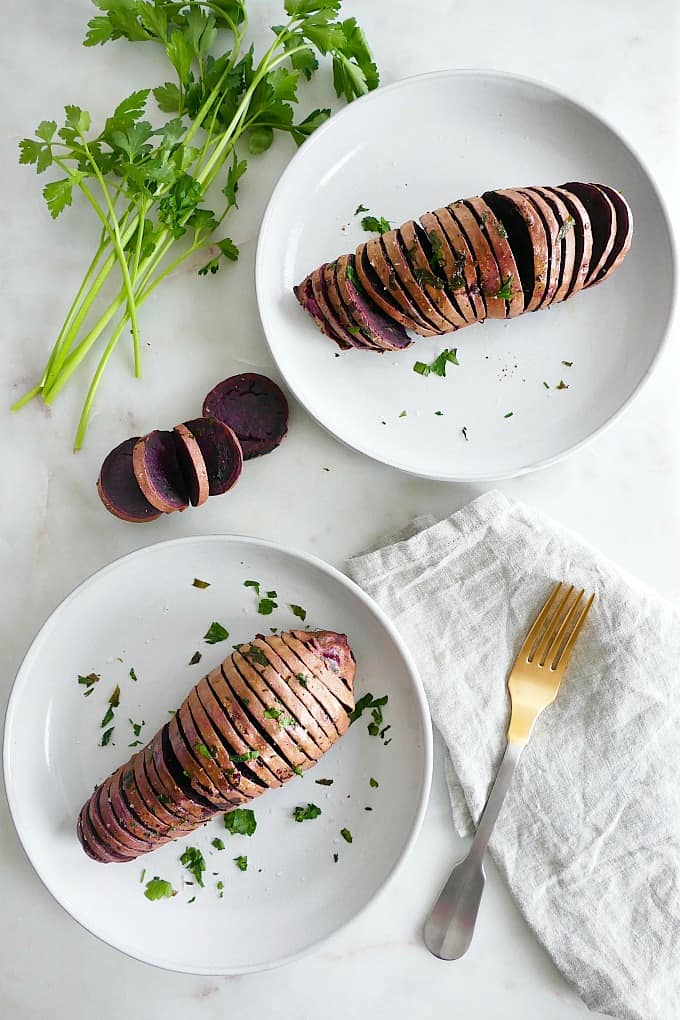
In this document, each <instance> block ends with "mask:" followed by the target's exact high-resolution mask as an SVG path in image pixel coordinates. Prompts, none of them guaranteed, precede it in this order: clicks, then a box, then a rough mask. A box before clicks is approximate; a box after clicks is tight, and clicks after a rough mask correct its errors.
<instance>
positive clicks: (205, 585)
mask: <svg viewBox="0 0 680 1020" xmlns="http://www.w3.org/2000/svg"><path fill="white" fill-rule="evenodd" d="M191 584H192V587H193V588H209V587H210V581H202V580H201V579H200V577H195V578H194V579H193V581H192V582H191Z"/></svg>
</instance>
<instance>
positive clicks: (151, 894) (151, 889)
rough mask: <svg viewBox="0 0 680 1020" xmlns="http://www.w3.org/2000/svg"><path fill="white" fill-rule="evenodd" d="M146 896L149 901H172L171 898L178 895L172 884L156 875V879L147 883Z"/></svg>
mask: <svg viewBox="0 0 680 1020" xmlns="http://www.w3.org/2000/svg"><path fill="white" fill-rule="evenodd" d="M144 895H145V896H146V898H147V900H162V899H170V897H172V896H175V895H176V892H175V890H174V889H173V888H172V885H171V884H170V882H167V881H166V880H165V879H164V878H159V877H158V875H156V877H155V878H152V879H149V881H148V882H147V883H146V888H145V890H144Z"/></svg>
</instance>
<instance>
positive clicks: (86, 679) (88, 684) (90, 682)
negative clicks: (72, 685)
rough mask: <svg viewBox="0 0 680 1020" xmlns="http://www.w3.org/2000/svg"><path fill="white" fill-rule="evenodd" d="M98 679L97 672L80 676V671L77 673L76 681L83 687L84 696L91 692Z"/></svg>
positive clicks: (99, 678)
mask: <svg viewBox="0 0 680 1020" xmlns="http://www.w3.org/2000/svg"><path fill="white" fill-rule="evenodd" d="M100 680H101V676H100V674H99V673H88V675H87V676H81V675H80V673H79V674H78V683H79V684H81V685H82V686H83V687H85V690H84V691H83V694H84V695H85V696H87V695H88V694H92V688H93V687H94V685H95V684H96V683H99V681H100Z"/></svg>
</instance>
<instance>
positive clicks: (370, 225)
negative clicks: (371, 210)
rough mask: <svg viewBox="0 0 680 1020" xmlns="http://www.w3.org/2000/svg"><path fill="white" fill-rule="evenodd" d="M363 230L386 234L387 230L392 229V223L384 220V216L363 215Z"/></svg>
mask: <svg viewBox="0 0 680 1020" xmlns="http://www.w3.org/2000/svg"><path fill="white" fill-rule="evenodd" d="M361 226H362V229H363V230H367V231H368V232H369V233H377V234H386V233H387V231H388V230H391V229H392V224H391V223H390V221H389V220H386V219H385V217H384V216H381V217H380V218H378V217H377V216H364V218H363V219H362V221H361Z"/></svg>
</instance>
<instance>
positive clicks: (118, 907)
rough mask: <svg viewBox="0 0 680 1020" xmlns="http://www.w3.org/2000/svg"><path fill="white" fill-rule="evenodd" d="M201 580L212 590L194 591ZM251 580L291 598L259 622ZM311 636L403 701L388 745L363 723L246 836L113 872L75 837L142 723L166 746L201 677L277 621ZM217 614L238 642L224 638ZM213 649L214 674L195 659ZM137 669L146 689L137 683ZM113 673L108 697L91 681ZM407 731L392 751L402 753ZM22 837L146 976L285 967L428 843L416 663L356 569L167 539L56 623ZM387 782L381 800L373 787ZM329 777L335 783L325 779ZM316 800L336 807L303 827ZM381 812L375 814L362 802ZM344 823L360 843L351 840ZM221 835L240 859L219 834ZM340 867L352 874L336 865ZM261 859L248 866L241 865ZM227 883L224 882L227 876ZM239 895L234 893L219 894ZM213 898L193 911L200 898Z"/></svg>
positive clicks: (34, 728)
mask: <svg viewBox="0 0 680 1020" xmlns="http://www.w3.org/2000/svg"><path fill="white" fill-rule="evenodd" d="M195 577H198V578H201V579H203V580H206V581H209V582H210V587H209V588H206V589H199V588H196V587H193V585H192V582H193V579H194V578H195ZM244 580H257V581H261V582H262V585H263V591H266V590H271V589H273V590H275V591H276V592H278V600H277V601H278V603H279V606H280V608H279V609H278V610H276V611H274V613H273V614H272V615H271V616H266V617H265V616H261V615H259V614H258V613H257V598H256V596H255V594H254V592H253V590H252V589H250V588H245V587H244V585H243V582H244ZM289 603H294V604H297V605H300V606H303V607H304V608H305V609H306V610H307V614H308V615H307V620H306V624H309V625H310V626H311V627H312V628H316V627H327V628H332V629H335V630H338V631H342V632H345V633H347V635H348V637H349V640H350V643H351V645H352V648H353V649H354V652H355V655H356V658H357V662H358V670H357V680H356V690H357V696H359V695H361V694H363V693H365V692H366V691H369V690H370V691H371V692H372V693H373V694H374V696H376V697H377V696H380V695H383V694H388V695H389V701H388V703H387V705H386V706H385V708H384V710H383V711H384V715H385V723H389V724H391V727H392V729H391V730H390V731H389V732H388V733H386V734H385V736H384V740H381V739H380V738H378V737H371V736H370V735H369V734H368V732H367V723H368V722H370V717H369V718H368V719H366V717H362V719H360V720H358V721H357V722H356V723H355V724H354V725H353V726H352V727H351V728H350V730H349V731H348V733H347V734H346V735H345V737H344V738H343V739H342V740H341V741H340V742H339V743H338V744H337V745H335V746H334V747H333V748H331V750H330V751H329V752H328V753H327V754H326V755H325V756H324V758H323V759H322V761H321V762H320V763H319V764H318V765H317V766H316V767H315V768H314V769H313V770H310V772H308V773H307V774H306V775H305V777H304V778H300V779H297V778H296V779H294V780H291V781H290V782H289V783H288V784H287V785H286V786H285V787H283V788H282V789H280V790H276V791H272V792H269V793H267V794H265V795H264V796H263V797H261V798H260V799H258V800H257V801H255V802H254V803H253V804H252V807H253V809H254V811H255V815H256V818H257V831H256V832H255V834H254V835H253V836H252V837H246V836H230V835H229V833H228V832H227V831H226V829H225V827H224V824H223V821H222V816H221V815H219V816H218V817H217V818H216V819H215V820H213V821H212V822H210V823H208V825H207V826H206V827H205V828H203V829H199V830H197V831H196V832H195V833H193V834H192V835H191V836H190V837H189V838H187V839H181V840H178V841H177V842H176V843H173V844H170V845H168V846H164V847H162V848H160V849H159V850H156V851H154V852H153V853H152V854H147V855H144V856H143V857H141V858H139V859H138V860H136V861H132V862H130V863H126V864H106V865H105V864H97V863H95V862H93V861H91V860H90V859H89V858H88V857H86V856H85V854H84V853H83V851H82V850H81V848H80V846H79V844H78V840H77V838H76V833H75V824H76V817H77V814H78V811H79V809H80V806H81V804H82V803H83V801H84V800H85V799H86V798H87V796H88V795H89V794H90V793H91V791H92V788H93V786H94V784H95V783H99V782H100V781H101V780H102V779H104V778H105V777H106V776H107V775H109V774H110V772H112V771H113V770H114V769H115V768H116V767H117V766H118V765H119V764H120V763H121V762H123V761H125V760H126V759H127V757H128V756H129V755H130V754H131V753H132V752H131V751H130V750H129V749H128V744H129V743H130V742H131V741H133V740H134V735H133V732H132V728H131V725H130V722H129V720H130V719H132V720H133V721H135V722H139V721H141V720H145V725H144V728H143V730H142V734H141V736H142V738H143V739H144V740H148V739H150V737H151V736H153V734H154V732H155V731H156V729H158V728H159V727H160V726H161V725H162V724H163V723H164V722H165V721H166V720H167V718H168V711H169V710H170V709H173V708H175V707H176V706H177V705H178V704H179V703H180V701H181V700H182V698H183V697H184V696H185V695H186V693H187V692H188V691H189V689H190V688H191V686H192V684H194V683H197V682H198V680H199V679H200V677H201V676H202V675H203V674H204V673H205V672H207V671H208V670H209V669H211V668H213V667H214V666H215V665H216V664H217V663H218V662H220V661H221V660H222V659H223V658H224V657H225V656H226V655H227V654H229V652H230V651H231V645H232V643H237V642H241V641H246V640H248V639H249V638H251V637H252V636H253V635H254V634H255V633H256V632H258V631H266V630H267V629H268V628H269V627H270V626H276V627H279V628H290V627H294V626H295V625H298V626H301V624H300V621H299V619H296V618H295V616H293V614H292V612H291V611H290V609H289V608H288V604H289ZM212 621H218V622H220V623H222V624H223V625H224V626H225V627H227V628H228V630H229V632H230V634H229V640H228V641H225V642H224V643H221V644H216V645H209V644H207V643H206V642H205V641H204V640H203V635H204V634H205V633H206V630H207V628H208V627H209V626H210V624H211V623H212ZM196 650H200V651H201V653H202V659H201V662H200V664H199V665H194V666H189V665H188V662H189V660H190V658H191V657H192V655H193V653H194V652H195V651H196ZM130 669H133V670H134V671H135V674H136V676H137V678H138V679H137V681H136V682H134V681H133V680H132V679H131V678H130ZM93 671H94V672H96V673H99V674H101V680H100V681H99V682H98V683H97V684H96V686H95V687H94V692H93V694H92V695H91V696H89V697H85V696H84V691H85V689H86V688H85V687H84V686H80V685H79V684H78V682H77V677H78V674H81V675H87V674H89V673H91V672H93ZM116 684H119V685H120V691H121V694H120V707H119V708H118V709H117V710H116V713H115V721H114V724H115V729H114V734H113V737H112V743H111V744H109V745H108V746H106V747H101V746H99V741H100V738H101V733H102V730H101V728H100V722H101V720H102V717H103V716H104V713H105V711H106V707H107V699H108V698H109V696H110V694H111V692H112V691H113V689H114V687H115V685H116ZM390 736H391V737H392V742H391V743H390V744H386V743H385V742H384V741H387V740H388V739H389V738H390ZM4 767H5V781H6V786H7V795H8V798H9V804H10V809H11V812H12V817H13V819H14V824H15V825H16V828H17V832H18V834H19V838H20V839H21V842H22V844H23V846H24V849H25V851H26V853H27V854H28V856H29V858H30V859H31V861H32V863H33V865H34V867H35V869H36V871H37V872H38V874H39V876H40V878H41V879H42V880H43V882H44V883H45V885H46V886H47V888H48V889H49V890H50V892H51V893H52V895H53V896H54V897H55V898H56V899H57V900H58V901H59V903H60V904H61V905H62V906H63V907H64V908H65V909H66V910H67V911H68V912H69V913H70V914H71V915H72V917H74V918H75V920H77V921H79V922H80V924H82V925H83V926H84V927H85V928H87V929H88V930H89V931H91V932H92V933H93V934H94V935H97V936H98V937H99V938H101V939H103V940H104V941H105V942H108V943H109V944H110V945H112V946H115V947H116V948H117V949H120V950H122V951H123V952H125V953H128V954H129V955H130V956H134V957H136V958H137V959H139V960H143V961H145V962H147V963H152V964H156V965H157V966H160V967H166V968H169V969H172V970H178V971H186V972H189V973H197V974H198V973H201V974H236V973H242V972H245V971H254V970H259V969H262V968H266V967H272V966H275V965H278V964H281V963H284V962H286V961H288V960H291V959H292V958H294V957H296V956H298V955H299V954H301V953H304V952H306V951H308V950H309V949H311V948H312V947H313V946H316V945H318V943H319V942H321V941H323V940H324V939H326V938H328V936H330V935H331V934H333V933H334V932H336V931H337V930H338V929H339V928H341V927H342V926H343V925H345V924H346V923H347V922H348V921H350V920H351V919H352V918H353V917H355V916H356V915H357V914H358V913H359V911H360V910H362V908H363V907H365V906H366V905H367V904H368V903H369V901H370V900H371V899H372V898H373V897H374V896H375V895H376V893H377V892H378V891H379V890H380V889H381V888H382V886H383V885H384V883H385V882H386V881H387V879H388V878H389V877H390V876H391V875H392V874H393V872H394V870H395V869H396V867H397V866H398V864H399V863H400V861H401V860H402V858H403V857H404V855H405V854H406V852H407V851H408V849H409V847H410V846H411V844H412V842H413V840H414V839H415V837H416V834H417V832H418V829H419V827H420V823H421V820H422V817H423V813H424V811H425V806H426V802H427V796H428V792H429V786H430V774H431V768H432V735H431V728H430V721H429V715H428V712H427V706H426V702H425V697H424V694H423V690H422V687H421V684H420V680H419V679H418V676H417V673H416V671H415V667H414V665H413V662H412V661H411V659H410V656H409V654H408V652H407V651H406V648H405V647H404V645H403V643H402V641H401V639H400V638H399V637H398V635H397V633H396V632H395V630H394V628H393V627H392V625H391V624H390V623H389V622H388V620H387V619H386V617H385V616H384V615H383V613H382V612H381V610H380V609H379V608H378V607H377V606H376V605H375V604H374V603H373V602H372V601H371V600H370V599H369V598H368V597H367V596H366V595H365V594H364V593H363V592H362V591H361V590H360V589H359V588H357V586H356V585H354V584H353V583H352V582H351V581H349V580H348V579H347V578H346V577H345V576H344V575H342V574H340V573H339V572H338V571H336V570H334V569H333V568H332V567H329V566H327V565H326V564H324V563H322V562H321V561H320V560H317V559H314V558H313V557H310V556H306V555H303V554H301V553H296V552H293V551H291V550H288V549H284V548H281V547H279V546H276V545H273V544H271V543H268V542H262V541H257V540H255V539H249V538H238V537H226V536H217V535H216V536H211V537H206V538H186V539H180V540H179V541H176V542H165V543H162V544H160V545H153V546H150V547H148V548H146V549H141V550H139V551H138V552H134V553H132V554H131V555H129V556H126V557H124V558H123V559H120V560H117V561H116V562H115V563H112V564H111V565H110V566H108V567H105V568H104V569H103V570H101V571H99V573H97V574H95V575H94V576H93V577H91V578H89V580H87V581H85V582H84V583H83V584H82V585H81V586H80V587H79V588H77V589H76V590H75V591H74V592H73V593H72V594H71V595H70V596H69V597H68V598H67V599H66V600H65V601H64V602H63V603H62V604H61V605H60V606H59V608H58V609H56V610H55V612H54V613H53V614H52V616H51V617H50V618H49V620H48V621H47V623H46V624H45V625H44V627H43V628H42V630H41V631H40V633H39V634H38V636H37V637H36V639H35V641H34V642H33V645H32V646H31V648H30V650H29V652H28V654H27V655H26V658H25V659H24V662H23V664H22V666H21V669H20V671H19V674H18V676H17V679H16V681H15V684H14V689H13V691H12V696H11V699H10V703H9V708H8V712H7V722H6V728H5V746H4ZM370 777H374V778H375V779H377V780H378V782H379V784H380V785H379V787H378V789H374V788H372V787H371V786H370V784H369V779H370ZM318 778H332V779H333V785H332V786H321V785H317V784H316V782H315V780H316V779H318ZM308 802H313V803H315V804H317V805H318V806H319V807H320V808H321V809H322V814H321V816H320V817H318V818H317V819H316V820H313V821H305V822H302V823H298V822H295V821H294V820H293V818H292V811H293V808H294V807H295V806H297V805H305V804H307V803H308ZM366 806H368V807H372V808H373V810H372V811H371V812H368V811H365V810H364V809H365V807H366ZM342 828H347V829H349V830H350V832H351V833H352V836H353V842H352V844H351V845H350V844H348V843H347V842H345V841H344V840H343V838H342V837H341V835H340V830H341V829H342ZM216 836H219V837H220V838H221V839H223V841H224V843H225V845H226V849H225V850H224V851H218V850H215V849H213V847H212V846H211V840H212V839H213V838H214V837H216ZM187 845H193V846H197V847H199V848H200V849H201V851H202V852H203V854H204V857H205V859H206V862H207V871H206V875H205V888H203V889H201V888H199V887H197V886H196V885H194V886H188V885H184V884H183V882H184V879H185V878H186V879H189V880H191V879H192V876H191V875H190V874H189V873H188V872H187V871H186V870H185V869H184V868H183V867H182V866H181V864H180V862H179V856H180V854H181V852H182V851H183V850H184V848H185V847H186V846H187ZM334 853H337V854H338V861H337V863H335V862H334V860H333V854H334ZM242 855H246V856H247V858H248V869H247V871H245V872H242V871H239V870H238V868H237V867H236V865H235V864H234V860H233V859H234V858H235V857H237V856H242ZM143 868H145V869H146V875H145V881H146V880H148V879H149V878H152V877H154V876H156V875H157V876H159V877H161V878H165V879H168V880H169V881H171V882H172V884H173V886H174V888H175V889H177V890H178V895H177V896H175V897H174V898H172V899H164V900H159V901H154V902H151V901H149V900H147V899H146V898H145V896H144V888H145V886H144V884H142V883H141V882H140V876H141V873H142V869H143ZM215 873H216V874H215ZM218 881H222V882H223V883H224V890H223V892H224V895H223V897H222V898H219V894H218V890H217V882H218ZM194 895H195V896H196V900H195V902H193V903H189V902H188V901H189V900H190V899H191V897H192V896H194Z"/></svg>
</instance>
